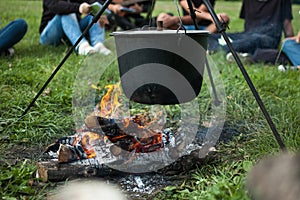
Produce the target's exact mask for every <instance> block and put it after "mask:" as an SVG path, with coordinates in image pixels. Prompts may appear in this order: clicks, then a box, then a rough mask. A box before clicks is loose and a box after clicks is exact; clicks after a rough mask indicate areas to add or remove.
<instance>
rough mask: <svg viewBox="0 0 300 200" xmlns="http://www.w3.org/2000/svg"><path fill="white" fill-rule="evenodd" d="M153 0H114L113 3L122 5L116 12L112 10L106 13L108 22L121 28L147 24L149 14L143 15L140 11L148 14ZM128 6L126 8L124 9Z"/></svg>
mask: <svg viewBox="0 0 300 200" xmlns="http://www.w3.org/2000/svg"><path fill="white" fill-rule="evenodd" d="M153 1H154V0H144V1H141V2H138V1H132V0H114V1H113V2H114V3H115V4H119V5H121V6H122V8H121V9H120V10H121V11H120V12H118V13H115V12H113V13H112V14H110V15H108V19H109V22H110V23H111V24H114V23H115V25H116V26H119V27H120V28H121V29H122V30H130V29H135V28H140V27H143V26H144V25H147V24H149V19H148V17H149V16H146V17H144V16H143V15H142V13H147V14H148V15H149V14H150V12H152V9H153V6H154V4H153ZM123 8H125V9H127V8H129V9H128V10H125V9H123Z"/></svg>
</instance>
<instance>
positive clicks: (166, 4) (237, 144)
mask: <svg viewBox="0 0 300 200" xmlns="http://www.w3.org/2000/svg"><path fill="white" fill-rule="evenodd" d="M240 5H241V3H240V2H227V1H226V2H224V1H218V2H217V4H216V11H217V12H226V13H228V14H229V16H230V17H231V22H230V30H228V31H229V32H230V31H241V30H242V29H243V23H242V20H240V19H239V18H238V17H239V16H238V15H239V9H240ZM11 8H13V9H11ZM167 10H169V11H171V12H174V13H176V7H175V5H174V3H173V1H158V2H157V3H156V7H155V10H154V14H153V15H154V16H155V15H157V14H158V13H160V12H163V11H167ZM299 10H300V5H294V6H293V12H294V20H293V25H294V29H295V32H298V31H299V30H300V20H299V14H298V12H299ZM41 12H42V6H41V1H15V0H12V1H6V2H4V1H0V13H1V23H0V27H3V26H4V25H5V24H7V23H8V22H9V21H11V20H13V19H15V18H24V19H26V21H27V22H28V25H29V29H28V32H27V34H26V36H25V38H24V39H23V40H22V41H21V42H20V43H18V44H17V45H16V46H15V50H16V55H15V56H14V57H13V58H12V59H9V58H5V57H1V58H0V60H1V62H0V83H1V85H0V110H1V111H0V153H1V155H2V156H1V159H0V161H1V162H0V163H1V165H0V171H1V173H0V185H1V189H0V196H2V197H3V198H4V197H6V198H4V199H18V198H23V197H24V196H26V197H28V198H29V199H35V198H41V196H43V194H44V193H43V190H40V194H37V193H36V192H35V190H31V189H32V188H31V187H33V186H31V184H30V182H31V181H32V180H33V179H32V177H31V176H29V174H30V172H33V171H34V169H35V164H34V163H35V162H36V161H37V159H38V155H39V154H40V153H41V152H40V149H41V148H43V147H45V146H47V145H48V144H49V143H51V142H52V141H53V140H55V139H57V138H59V137H61V136H66V135H70V134H71V133H72V132H73V131H74V127H75V126H74V121H73V120H74V119H73V116H72V95H73V89H74V88H73V87H74V86H73V83H74V80H75V78H76V75H77V72H78V70H79V69H80V67H81V64H82V63H83V62H84V58H83V57H81V56H77V55H75V54H72V55H71V56H70V58H69V59H68V60H67V62H66V63H65V64H64V65H63V67H62V68H61V70H60V71H59V72H58V74H57V75H56V76H55V78H54V79H53V80H52V81H51V83H50V84H49V85H48V87H49V88H50V94H49V95H44V94H43V95H41V96H40V98H39V99H38V100H37V102H36V104H35V105H34V106H33V107H32V108H31V110H30V112H29V113H28V114H27V115H26V116H25V117H23V118H22V119H19V120H18V118H19V116H20V115H21V114H22V112H23V111H24V109H25V108H26V107H27V106H28V104H29V102H30V101H31V100H32V99H33V97H34V96H35V95H36V93H37V92H38V91H39V89H40V88H41V86H42V85H43V84H44V82H45V81H46V80H47V79H48V78H49V76H50V74H51V73H52V71H53V70H54V69H55V67H56V66H57V65H58V63H59V62H60V61H61V60H62V58H63V57H64V55H65V54H66V52H67V50H68V47H67V46H59V47H47V48H45V47H43V46H40V45H39V34H38V27H39V22H40V17H41ZM108 37H109V35H108V34H107V38H108ZM212 58H213V60H214V62H215V64H216V66H217V67H218V68H219V70H220V71H221V72H222V74H221V77H222V80H223V83H224V86H225V90H226V97H227V112H226V123H227V124H228V126H230V127H234V128H236V129H237V130H238V131H239V132H240V134H241V135H240V136H239V137H236V138H234V139H233V141H231V142H229V143H228V144H220V145H219V146H218V152H217V156H216V157H215V159H214V160H211V161H209V162H208V163H207V164H206V165H203V166H201V167H199V169H195V170H193V171H191V172H190V174H191V176H190V179H186V180H184V181H183V183H182V185H179V186H175V185H170V186H168V187H166V188H165V189H164V190H162V191H161V192H160V193H158V194H156V195H155V197H154V198H156V199H162V198H164V199H191V198H194V199H248V198H249V197H248V194H247V191H246V190H245V180H246V175H247V172H248V170H249V169H250V167H251V166H252V165H253V164H254V163H255V162H256V161H257V160H258V159H260V158H262V157H263V156H265V155H269V154H275V153H278V152H279V147H278V145H277V143H276V141H275V139H274V137H273V136H272V132H271V130H270V128H269V126H268V125H267V123H266V120H265V118H264V116H263V115H262V113H261V111H260V109H259V107H258V105H257V103H256V101H255V99H254V97H253V95H252V93H251V91H250V89H249V87H248V86H247V84H246V82H245V80H244V78H243V76H242V74H241V72H240V71H239V69H238V67H237V65H236V64H235V63H234V64H231V65H230V64H228V63H227V62H226V60H225V58H224V55H223V54H222V53H218V54H215V55H212ZM245 67H246V69H247V71H248V73H249V76H250V77H251V79H252V81H253V83H254V85H255V86H256V88H257V90H258V92H259V94H260V96H261V98H262V100H263V102H264V104H265V106H266V108H267V110H268V111H269V113H270V115H271V117H272V120H273V121H274V123H275V125H276V127H277V130H278V132H279V133H280V134H281V136H282V138H283V140H284V142H285V144H286V145H287V147H288V149H289V150H290V151H298V150H299V147H300V130H299V129H300V128H299V121H300V115H299V113H300V107H299V105H300V92H299V81H300V74H299V72H298V71H288V72H286V73H283V72H279V71H278V70H277V68H276V67H274V66H270V65H264V64H254V65H245ZM109 73H114V72H113V70H111V72H109ZM109 73H108V74H109ZM106 78H107V79H108V80H109V79H110V78H113V77H106ZM15 146H22V147H24V148H25V149H34V148H36V149H37V151H36V152H35V155H32V157H31V158H30V159H29V160H26V162H25V163H24V162H23V161H22V162H18V164H16V165H15V164H14V163H11V164H7V163H8V162H9V161H10V159H11V157H12V156H13V157H15V158H19V159H16V160H18V161H19V160H22V159H24V158H22V155H23V154H22V152H20V151H16V152H15V153H16V154H15V155H12V156H11V155H8V152H14V148H15ZM3 163H5V164H3ZM4 184H5V185H4ZM37 195H40V196H39V197H36V196H37Z"/></svg>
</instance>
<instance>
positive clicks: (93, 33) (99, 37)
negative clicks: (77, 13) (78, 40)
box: [79, 15, 105, 46]
mask: <svg viewBox="0 0 300 200" xmlns="http://www.w3.org/2000/svg"><path fill="white" fill-rule="evenodd" d="M92 20H93V16H91V15H87V16H85V17H84V18H83V19H82V20H80V22H79V26H80V29H81V30H82V31H84V29H86V27H87V26H88V25H89V24H90V23H92ZM104 37H105V28H104V27H103V28H102V27H100V26H99V24H98V23H95V24H93V26H92V27H91V28H90V30H89V39H90V43H91V45H92V46H94V45H95V44H97V43H99V42H101V43H103V42H104Z"/></svg>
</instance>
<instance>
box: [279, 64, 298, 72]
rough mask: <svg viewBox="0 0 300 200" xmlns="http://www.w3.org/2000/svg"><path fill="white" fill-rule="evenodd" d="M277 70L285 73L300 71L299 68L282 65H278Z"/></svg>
mask: <svg viewBox="0 0 300 200" xmlns="http://www.w3.org/2000/svg"><path fill="white" fill-rule="evenodd" d="M277 69H278V70H279V71H282V72H285V71H287V70H300V66H284V65H279V66H278V68H277Z"/></svg>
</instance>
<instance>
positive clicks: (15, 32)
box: [0, 19, 28, 56]
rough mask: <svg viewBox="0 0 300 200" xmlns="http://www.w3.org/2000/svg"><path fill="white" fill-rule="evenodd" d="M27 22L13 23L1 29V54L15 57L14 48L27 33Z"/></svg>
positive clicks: (17, 21) (14, 21) (16, 21)
mask: <svg viewBox="0 0 300 200" xmlns="http://www.w3.org/2000/svg"><path fill="white" fill-rule="evenodd" d="M27 28H28V25H27V22H26V21H25V20H24V19H16V20H13V21H11V22H10V23H9V24H7V25H5V26H4V27H3V28H1V29H0V54H1V55H4V56H13V54H14V52H15V51H14V49H13V46H14V45H15V44H17V43H18V42H19V41H20V40H21V39H22V38H23V37H24V36H25V34H26V32H27Z"/></svg>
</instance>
